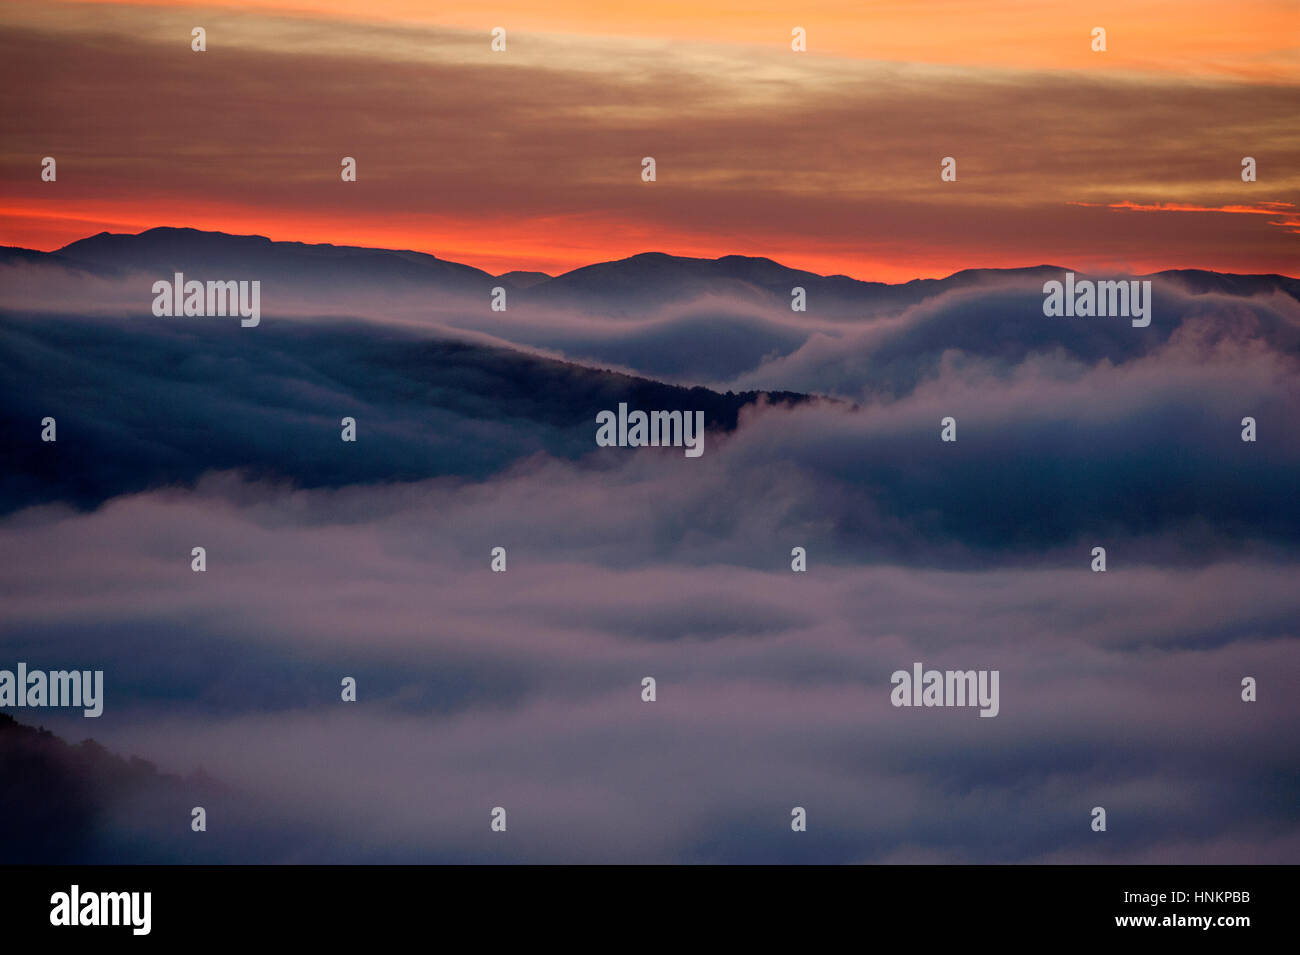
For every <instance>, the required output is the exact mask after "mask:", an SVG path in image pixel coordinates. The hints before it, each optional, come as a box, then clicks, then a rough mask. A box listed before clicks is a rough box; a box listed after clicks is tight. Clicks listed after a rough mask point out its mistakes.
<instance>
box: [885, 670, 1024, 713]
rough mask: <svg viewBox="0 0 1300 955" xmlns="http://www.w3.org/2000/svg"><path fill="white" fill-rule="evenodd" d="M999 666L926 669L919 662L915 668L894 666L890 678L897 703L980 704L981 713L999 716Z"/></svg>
mask: <svg viewBox="0 0 1300 955" xmlns="http://www.w3.org/2000/svg"><path fill="white" fill-rule="evenodd" d="M998 675H999V674H998V671H997V670H926V669H924V668H923V667H922V666H921V664H920V662H917V663H913V664H912V670H911V672H910V673H909V672H908V671H907V670H895V671H894V673H893V675H891V676H890V678H889V682H890V683H891V684H893V686H894V688H893V690H891V691H890V693H889V702H890V703H892V704H894V706H978V707H979V708H980V716H989V717H992V716H997V715H998V710H999V704H998Z"/></svg>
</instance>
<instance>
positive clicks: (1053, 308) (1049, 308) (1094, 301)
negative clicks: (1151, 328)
mask: <svg viewBox="0 0 1300 955" xmlns="http://www.w3.org/2000/svg"><path fill="white" fill-rule="evenodd" d="M1043 295H1044V296H1045V297H1044V298H1043V314H1044V315H1046V316H1047V317H1048V318H1059V317H1061V316H1066V317H1068V318H1073V317H1075V316H1078V317H1079V318H1092V317H1093V316H1096V317H1097V318H1108V317H1119V318H1132V319H1133V327H1134V328H1146V327H1147V326H1148V325H1150V324H1151V280H1150V279H1145V280H1143V281H1141V282H1139V281H1138V280H1137V279H1120V280H1117V281H1102V282H1094V281H1093V280H1092V279H1080V280H1079V281H1077V282H1076V281H1075V280H1074V273H1073V272H1066V273H1065V282H1064V283H1062V282H1057V281H1054V280H1053V281H1050V282H1044V283H1043Z"/></svg>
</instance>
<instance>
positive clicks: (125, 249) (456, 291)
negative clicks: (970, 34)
mask: <svg viewBox="0 0 1300 955" xmlns="http://www.w3.org/2000/svg"><path fill="white" fill-rule="evenodd" d="M19 261H24V262H30V263H48V264H54V265H62V266H65V267H70V268H76V269H81V270H84V271H87V272H91V273H93V274H97V275H107V276H114V275H123V274H126V273H127V272H133V271H134V272H146V273H150V274H155V275H157V276H159V277H160V278H161V277H170V275H171V274H172V273H173V272H177V271H179V272H184V273H186V274H187V276H188V277H191V278H203V279H206V278H222V279H228V278H250V279H251V278H261V279H263V280H264V281H283V282H286V283H289V284H291V285H294V286H298V287H300V288H304V289H306V288H311V289H315V290H318V291H323V292H329V291H330V290H332V289H348V290H353V291H357V290H360V291H364V290H365V289H367V288H369V287H383V288H384V289H386V290H388V291H401V290H403V289H406V290H412V289H429V290H430V291H437V292H441V293H443V294H448V295H475V296H478V295H482V296H486V295H488V294H489V293H490V291H491V289H492V288H493V287H494V286H496V285H498V284H500V283H501V282H502V281H505V282H507V283H509V285H510V286H511V295H512V297H511V303H510V304H511V307H512V308H514V307H516V305H520V304H522V305H528V304H539V305H550V306H577V307H580V308H583V309H585V310H591V311H600V312H604V313H606V314H609V315H611V316H625V315H632V314H636V313H638V312H640V311H644V310H645V309H650V308H657V307H660V306H662V305H665V304H668V303H671V302H678V301H686V300H690V299H694V298H697V297H699V296H704V295H717V296H727V297H730V298H733V299H736V300H738V301H740V302H750V303H753V304H766V305H774V304H779V305H782V306H783V307H785V308H788V307H789V303H790V295H791V289H792V288H793V287H795V286H800V287H802V288H804V289H805V291H806V292H807V294H808V299H809V302H810V303H811V304H810V310H811V309H816V310H817V312H818V313H821V314H828V315H835V316H840V317H851V316H860V317H869V316H872V315H877V314H881V313H885V312H890V311H896V310H898V309H901V308H905V307H907V306H909V305H914V304H916V303H918V302H921V301H923V300H925V299H927V298H930V297H932V296H935V295H938V294H941V293H943V292H946V291H950V290H953V289H961V288H969V287H972V286H978V285H980V284H983V283H985V282H988V281H990V280H993V279H998V280H1004V279H1005V278H1007V277H1008V276H1016V275H1023V276H1026V277H1039V276H1042V277H1043V278H1044V279H1046V278H1050V277H1052V276H1059V275H1060V274H1061V273H1062V272H1064V271H1066V268H1065V267H1061V266H1054V265H1037V266H1032V267H1028V268H1020V269H966V270H962V271H959V272H955V273H954V274H952V275H949V276H947V277H946V278H942V279H913V280H912V281H910V282H904V283H901V284H897V285H891V284H886V283H882V282H867V281H860V280H858V279H854V278H849V277H848V276H845V275H829V276H827V275H819V274H817V273H815V272H807V271H803V270H800V269H793V268H789V267H787V266H784V265H782V264H780V263H779V262H774V261H773V260H771V259H768V258H761V257H751V256H744V255H725V256H722V257H721V258H716V259H704V258H689V257H684V256H676V255H668V254H666V253H663V252H644V253H641V254H639V255H634V256H631V257H629V258H625V259H619V260H617V261H611V262H599V263H596V264H593V265H588V266H584V267H582V268H578V269H574V270H572V271H570V272H566V273H564V274H562V275H559V276H555V277H550V276H548V275H546V274H545V273H542V272H526V271H513V272H506V273H504V274H503V275H500V276H493V275H490V274H489V273H487V272H484V271H482V270H480V269H476V268H473V267H471V266H468V265H462V264H460V263H457V262H450V261H447V260H445V259H440V258H438V257H436V256H433V255H429V254H427V253H424V252H411V251H402V250H391V249H373V248H362V247H356V246H343V245H328V244H316V245H309V244H306V243H302V242H272V241H271V240H270V239H267V238H265V237H263V236H247V235H229V234H226V233H223V232H202V231H199V230H197V229H185V228H170V227H160V228H155V229H148V230H146V231H144V232H141V233H139V234H137V235H129V234H117V233H109V232H101V233H99V234H98V235H94V236H91V237H89V238H86V239H81V240H79V241H77V242H73V243H71V244H69V245H66V246H64V247H63V248H61V249H59V250H58V251H57V252H48V253H46V252H36V251H33V250H29V249H19V248H12V247H5V248H0V264H3V263H6V262H19ZM1078 274H1079V275H1080V277H1082V276H1083V275H1084V273H1082V272H1079V273H1078ZM1146 277H1148V278H1156V277H1159V278H1163V279H1166V280H1169V281H1173V282H1177V283H1178V284H1180V285H1182V286H1183V287H1185V288H1186V289H1187V290H1188V291H1192V292H1197V293H1206V292H1222V293H1227V294H1233V295H1245V294H1252V293H1256V292H1268V291H1272V290H1274V289H1281V290H1282V291H1284V292H1286V293H1287V294H1289V295H1291V296H1292V297H1294V298H1296V299H1297V300H1300V280H1298V279H1295V278H1290V277H1287V276H1281V275H1232V274H1223V273H1217V272H1207V271H1200V270H1170V271H1165V272H1158V273H1155V274H1154V275H1152V276H1146Z"/></svg>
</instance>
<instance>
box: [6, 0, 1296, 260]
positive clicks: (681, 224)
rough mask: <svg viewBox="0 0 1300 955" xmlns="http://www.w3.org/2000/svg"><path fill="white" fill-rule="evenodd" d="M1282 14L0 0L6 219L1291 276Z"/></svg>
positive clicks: (448, 243)
mask: <svg viewBox="0 0 1300 955" xmlns="http://www.w3.org/2000/svg"><path fill="white" fill-rule="evenodd" d="M589 6H590V7H594V9H592V8H589ZM196 26H202V27H203V28H204V29H205V30H206V31H207V50H206V52H203V53H197V52H194V51H193V50H191V48H190V42H191V30H192V29H193V28H194V27H196ZM497 26H501V27H504V28H505V30H506V50H505V51H504V52H493V51H492V50H491V49H490V31H491V30H492V28H494V27H497ZM1098 26H1100V27H1103V28H1104V29H1105V30H1106V37H1107V49H1106V50H1105V52H1094V51H1093V50H1092V49H1091V44H1092V38H1091V34H1092V30H1093V28H1094V27H1098ZM795 27H802V28H803V29H804V30H805V31H806V35H807V52H802V53H798V52H794V51H793V50H792V49H791V31H792V29H794V28H795ZM1297 34H1300V6H1297V5H1296V4H1294V3H1290V2H1243V3H1235V4H1232V5H1227V6H1225V5H1222V4H1217V3H1203V2H1193V3H1180V4H1170V3H1157V2H1125V3H1100V4H1092V5H1090V6H1089V7H1088V8H1087V9H1086V10H1080V9H1078V8H1077V6H1076V5H1073V4H1054V3H1040V2H1033V3H1024V2H1001V3H991V4H979V5H975V4H966V3H955V2H954V3H887V4H860V3H836V2H812V3H806V4H801V5H798V7H797V8H794V7H791V6H790V5H789V4H784V3H777V2H773V0H763V2H759V3H746V4H719V3H668V4H649V5H647V4H625V3H605V4H596V5H583V4H577V3H570V2H563V3H548V4H544V5H539V4H536V3H523V2H513V0H512V2H501V3H491V4H468V5H466V4H456V5H436V4H427V3H413V2H405V0H378V2H373V3H367V4H353V3H334V2H327V0H320V2H313V0H280V2H277V3H268V4H264V3H258V2H239V0H235V2H231V3H228V4H224V5H221V6H213V5H208V4H190V3H174V4H168V5H149V4H142V3H120V2H117V3H114V2H102V3H80V4H71V3H61V2H48V3H41V4H30V3H14V2H4V3H0V54H2V55H0V77H2V78H3V80H4V83H3V92H0V97H3V100H0V103H2V105H3V113H4V116H5V117H6V120H5V130H4V136H3V139H2V140H0V244H5V245H12V246H22V247H27V248H35V249H41V250H53V249H56V248H59V247H61V246H63V245H65V244H67V243H69V242H71V241H74V240H76V239H79V238H82V237H85V236H87V235H91V234H94V233H97V232H100V231H112V232H138V231H141V230H143V229H147V228H150V227H154V226H191V227H195V228H201V229H210V230H218V231H226V232H232V233H238V234H260V235H266V236H269V237H271V238H273V239H277V240H297V241H307V242H330V243H336V244H350V245H363V246H377V247H387V248H409V249H415V250H419V251H425V252H430V253H433V254H435V255H438V256H440V257H443V258H448V259H452V260H455V261H460V262H465V263H467V264H470V265H473V266H476V267H479V268H483V269H485V270H488V271H491V272H493V273H500V272H504V271H509V270H513V269H525V270H542V271H546V272H549V273H552V274H554V273H557V272H563V271H567V270H569V269H573V268H576V267H579V266H582V265H586V264H589V263H592V262H598V261H605V260H609V259H615V258H620V257H624V256H628V255H632V254H635V253H638V252H646V251H662V252H669V253H673V254H678V255H688V256H700V257H716V256H721V255H726V254H732V253H739V254H745V255H756V256H768V257H771V258H774V259H776V260H778V261H781V262H783V263H785V264H787V265H791V266H794V267H798V268H804V269H808V270H811V271H816V272H820V273H823V274H834V273H842V274H847V275H851V276H853V277H855V278H861V279H871V280H877V281H891V282H897V281H906V280H908V279H911V278H915V277H937V276H943V275H947V274H950V273H952V272H955V271H957V270H960V269H963V268H971V267H1014V266H1027V265H1038V264H1043V263H1052V264H1063V265H1067V266H1070V267H1073V268H1078V269H1093V270H1102V269H1111V270H1126V271H1133V272H1142V273H1144V272H1150V271H1155V270H1159V269H1167V268H1206V269H1215V270H1219V271H1235V272H1252V273H1263V272H1277V273H1282V274H1289V275H1296V274H1297V273H1298V270H1297V266H1296V263H1297V261H1300V256H1298V255H1297V252H1300V124H1297V123H1296V121H1295V120H1296V118H1297V116H1300V49H1298V46H1297V43H1296V41H1295V37H1296V36H1297ZM45 156H53V157H55V159H56V161H57V163H58V166H57V170H58V175H57V180H56V181H55V182H43V181H42V180H41V178H40V170H41V160H42V159H43V157H45ZM344 156H351V157H354V158H355V159H356V160H357V171H358V178H357V181H356V182H353V183H345V182H343V181H342V180H341V178H340V175H339V170H340V162H341V159H342V157H344ZM646 156H653V157H654V158H655V160H656V173H657V175H656V181H654V182H644V181H642V178H641V169H642V162H641V161H642V158H643V157H646ZM949 156H951V157H953V158H954V159H956V171H957V179H956V181H955V182H944V181H941V179H940V162H941V160H942V159H943V158H944V157H949ZM1247 156H1249V157H1253V158H1254V159H1255V160H1256V163H1257V176H1258V178H1257V181H1255V182H1251V183H1247V182H1243V181H1242V179H1241V161H1242V158H1243V157H1247Z"/></svg>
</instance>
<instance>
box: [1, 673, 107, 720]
mask: <svg viewBox="0 0 1300 955" xmlns="http://www.w3.org/2000/svg"><path fill="white" fill-rule="evenodd" d="M0 706H20V707H24V706H80V707H82V715H83V716H88V717H94V716H99V715H100V714H101V713H103V712H104V671H103V670H94V671H91V670H50V671H48V672H46V671H45V670H32V671H30V672H29V671H28V669H27V664H26V663H21V662H20V663H19V664H18V672H17V673H16V674H15V673H14V671H13V670H0Z"/></svg>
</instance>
